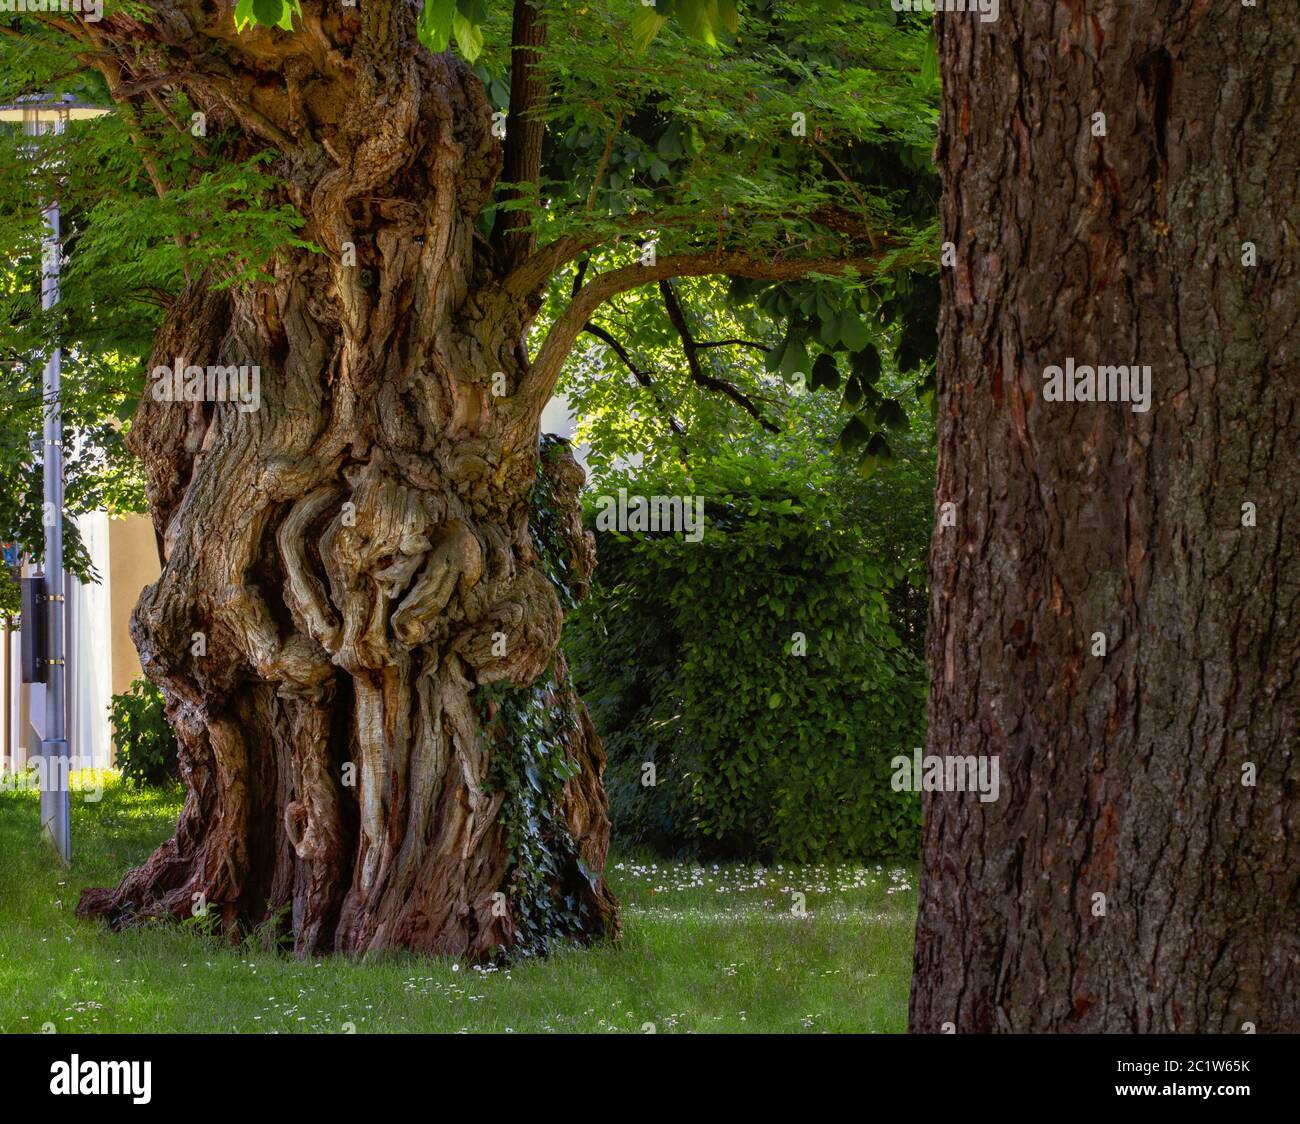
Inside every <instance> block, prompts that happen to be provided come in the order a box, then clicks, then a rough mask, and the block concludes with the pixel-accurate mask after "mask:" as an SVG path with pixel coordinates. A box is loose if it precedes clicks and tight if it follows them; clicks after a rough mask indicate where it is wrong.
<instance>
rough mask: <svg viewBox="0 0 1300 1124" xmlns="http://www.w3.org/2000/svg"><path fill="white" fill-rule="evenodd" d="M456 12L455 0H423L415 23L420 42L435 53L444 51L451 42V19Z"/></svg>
mask: <svg viewBox="0 0 1300 1124" xmlns="http://www.w3.org/2000/svg"><path fill="white" fill-rule="evenodd" d="M457 14H458V13H457V11H456V0H424V7H423V8H421V9H420V22H419V24H418V25H417V31H418V34H419V37H420V42H421V43H423V44H424V45H425V46H426V47H428V48H429V50H431V51H434V52H435V53H436V52H441V51H445V50H446V49H447V44H448V43H450V42H451V27H452V20H453V18H454V17H455V16H456V15H457Z"/></svg>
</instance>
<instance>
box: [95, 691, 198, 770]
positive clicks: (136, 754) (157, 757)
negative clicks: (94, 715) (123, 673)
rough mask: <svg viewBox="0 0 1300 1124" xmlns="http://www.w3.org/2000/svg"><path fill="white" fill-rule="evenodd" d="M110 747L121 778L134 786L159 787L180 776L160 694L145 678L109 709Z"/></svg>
mask: <svg viewBox="0 0 1300 1124" xmlns="http://www.w3.org/2000/svg"><path fill="white" fill-rule="evenodd" d="M109 721H110V722H112V724H113V745H114V747H115V748H116V750H117V767H118V768H119V769H121V770H122V779H123V780H126V781H128V782H130V783H131V784H135V785H152V786H154V787H161V786H162V785H165V784H166V783H167V782H168V781H170V780H175V779H177V777H178V776H179V774H180V765H179V763H178V761H177V757H176V735H175V734H174V733H172V728H171V726H169V725H168V724H167V716H166V714H164V712H163V696H162V692H161V691H160V690H159V689H158V688H157V687H155V686H154V685H153V684H152V683H150V682H148V680H145V679H137V680H136V681H135V682H134V683H132V684H131V686H130V688H129V689H128V690H126V691H123V692H122V694H120V695H114V696H113V698H112V700H111V702H110V708H109Z"/></svg>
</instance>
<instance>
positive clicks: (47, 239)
mask: <svg viewBox="0 0 1300 1124" xmlns="http://www.w3.org/2000/svg"><path fill="white" fill-rule="evenodd" d="M63 127H64V122H63V120H62V119H60V120H58V121H57V122H56V123H55V125H54V130H53V131H54V133H55V134H56V135H59V134H62V132H63ZM26 131H27V132H28V133H29V135H34V136H35V135H39V134H40V131H41V126H40V124H39V123H38V122H35V121H33V122H32V123H31V125H30V126H28V127H27V129H26ZM45 225H46V231H45V234H44V236H43V238H42V239H41V308H43V309H45V310H47V311H48V310H49V309H52V308H53V307H54V306H55V305H56V304H58V303H59V261H60V257H61V256H62V246H61V244H60V230H59V204H58V201H57V200H51V201H50V203H49V204H48V205H47V206H46V208H45ZM62 373H63V349H62V347H60V346H59V345H58V342H57V341H56V343H55V347H54V350H53V351H52V352H51V353H50V358H49V361H48V362H47V363H46V364H45V373H44V376H43V378H42V380H41V392H42V399H43V405H44V416H45V425H44V437H45V450H44V452H45V456H44V484H45V488H44V493H45V495H44V503H45V506H44V509H43V513H42V516H43V517H42V520H41V522H42V524H43V525H44V527H45V597H46V608H47V611H48V613H49V616H48V618H47V625H48V630H47V632H46V637H47V641H48V648H49V668H48V671H47V673H46V679H45V739H44V741H43V742H42V743H41V756H42V757H44V758H45V788H44V789H42V791H41V823H42V826H44V827H45V828H46V830H48V831H49V833H50V838H51V839H53V841H54V847H55V849H56V850H57V851H58V853H59V855H60V857H61V858H62V859H63V861H64V862H71V861H72V792H71V787H72V785H71V779H72V778H71V775H70V774H71V760H70V757H69V753H68V740H67V711H66V709H65V708H66V703H65V701H64V700H65V690H64V688H65V684H66V681H67V675H66V672H67V665H66V662H65V644H64V635H63V608H64V594H65V592H66V589H67V583H66V582H65V581H64V576H63V415H62V406H61V402H62V400H61V397H60V395H61V390H62V386H61V382H62Z"/></svg>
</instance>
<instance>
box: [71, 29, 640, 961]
mask: <svg viewBox="0 0 1300 1124" xmlns="http://www.w3.org/2000/svg"><path fill="white" fill-rule="evenodd" d="M218 8H219V9H221V6H218ZM345 11H346V10H345ZM228 16H229V13H228V11H226V10H224V9H221V10H218V11H217V12H215V13H214V15H213V17H212V18H213V20H214V28H215V27H216V26H217V24H216V21H217V20H221V19H227V20H228ZM121 18H122V19H123V20H124V19H125V17H121ZM311 18H312V20H313V21H314V20H315V17H314V16H312V17H311ZM329 18H330V20H331V22H330V24H329V28H328V30H329V35H328V36H327V35H326V34H325V32H324V31H323V30H321V29H322V27H324V25H323V24H318V23H315V22H313V23H312V28H311V29H309V31H305V32H303V33H301V34H299V35H296V36H295V37H294V38H293V39H292V41H291V45H290V46H286V45H285V39H284V37H280V39H279V40H277V41H276V42H274V43H273V42H272V35H273V33H271V32H269V31H266V30H261V31H258V32H255V33H250V34H249V35H246V36H244V37H243V38H242V39H240V40H239V44H238V46H239V50H240V51H241V52H242V55H243V57H244V59H245V63H244V66H243V69H242V70H241V71H240V72H239V73H238V74H237V75H236V77H235V78H233V79H218V78H216V77H214V78H213V79H212V81H211V83H210V84H209V86H208V87H207V92H208V97H207V101H206V103H204V100H203V95H202V93H200V95H199V100H200V103H201V108H203V109H204V110H205V111H206V112H208V114H209V118H210V122H215V123H218V124H219V123H221V122H226V123H237V124H238V125H240V126H242V127H243V128H244V129H245V131H246V133H247V135H248V137H249V141H248V151H249V152H251V151H254V150H255V149H256V148H257V147H262V146H263V145H264V144H265V143H267V142H268V141H269V142H271V143H273V144H275V145H276V146H277V147H278V148H279V149H280V150H281V151H282V153H284V154H285V155H284V159H283V162H282V165H281V166H280V169H279V170H280V171H281V172H282V174H283V175H284V177H285V180H286V183H287V187H286V198H287V199H288V201H289V202H292V203H293V204H294V205H295V206H297V207H298V208H299V209H300V211H301V212H302V214H303V215H304V216H305V218H306V220H307V226H306V228H305V235H306V237H307V238H310V239H312V240H313V241H315V242H316V243H317V244H318V245H320V246H321V247H322V248H323V249H324V251H325V253H323V254H318V253H309V252H305V251H302V252H300V251H296V250H292V251H285V252H284V253H282V254H281V255H280V256H279V257H278V258H277V259H276V261H275V263H274V264H273V266H272V267H271V271H272V274H273V280H272V281H271V282H270V283H268V284H259V285H257V286H254V287H250V288H247V289H242V290H240V289H235V290H218V289H216V288H214V287H212V286H210V285H209V284H207V283H206V281H204V280H198V281H195V282H194V283H192V284H191V285H190V286H189V287H188V288H187V289H186V291H185V292H184V294H183V295H182V297H181V298H180V299H179V301H178V302H177V303H176V305H175V306H174V307H173V308H172V309H171V311H170V313H169V315H168V317H167V321H166V325H165V328H164V330H163V332H162V334H161V335H160V337H159V339H158V342H157V345H156V348H155V351H154V355H153V358H152V360H151V364H158V365H173V364H175V363H176V362H177V361H178V360H179V361H180V362H181V363H183V364H185V365H197V366H203V367H206V366H208V365H221V366H226V365H257V366H258V367H259V368H260V374H261V386H260V397H261V402H260V408H258V409H257V410H254V411H247V412H246V411H243V410H241V409H239V408H238V407H237V406H236V405H233V404H228V403H227V404H213V403H210V402H198V403H187V402H165V401H163V402H159V401H155V400H153V399H152V397H151V396H150V395H148V394H146V396H145V399H144V400H143V402H142V404H141V406H140V408H139V411H138V413H137V416H136V419H135V423H134V426H133V429H132V431H131V436H130V440H131V444H132V447H133V449H134V450H135V451H136V452H137V453H138V454H139V455H140V456H141V458H142V459H143V461H144V464H145V468H146V470H147V475H148V486H149V497H150V502H151V505H152V511H153V518H154V521H155V526H156V528H157V531H158V534H159V536H160V539H161V542H162V544H163V548H164V552H165V562H164V565H163V570H162V575H161V577H160V578H159V580H158V582H157V583H156V584H155V585H153V586H151V587H150V588H148V589H146V590H145V592H144V594H143V596H142V598H141V600H140V604H139V606H138V607H137V609H136V612H135V615H134V618H133V622H132V633H133V635H134V637H135V639H136V643H137V645H138V647H139V649H140V653H141V657H142V662H143V665H144V668H145V671H146V674H147V675H148V676H149V678H150V679H151V680H152V681H153V682H155V683H157V684H159V685H160V686H161V687H162V689H163V692H164V695H165V697H166V700H167V710H168V715H169V717H170V718H171V720H172V721H173V723H174V725H175V728H176V731H177V734H178V737H179V740H180V744H181V764H182V773H183V776H184V780H185V783H186V785H187V788H188V795H187V799H186V802H185V807H184V811H183V813H182V816H181V821H180V825H179V828H178V830H177V833H176V837H175V838H174V839H173V840H171V841H170V842H169V843H167V844H166V845H165V846H163V847H162V848H161V849H160V850H159V851H158V852H157V853H156V854H155V855H154V856H153V857H152V858H151V859H150V860H149V861H148V863H146V864H145V866H143V867H141V868H140V869H138V870H135V871H132V872H131V873H130V874H128V875H127V876H126V877H125V879H124V880H123V882H122V883H121V885H120V886H118V887H117V888H116V889H115V890H112V891H105V890H89V891H87V892H86V893H85V894H84V895H83V898H82V901H81V903H80V907H79V911H80V912H81V913H82V914H83V915H100V916H104V917H107V918H109V919H110V920H111V921H113V922H114V923H116V924H124V923H129V922H130V921H132V920H133V919H136V918H139V917H141V916H146V915H150V914H156V913H164V914H176V915H183V914H188V913H190V912H192V911H193V910H194V908H195V906H196V905H197V906H202V907H204V908H206V910H208V911H211V912H212V913H215V915H216V916H218V917H219V918H220V919H221V921H222V922H223V923H224V924H226V925H228V926H232V927H236V928H239V927H246V926H251V925H256V924H260V923H263V922H266V921H267V920H268V919H276V920H277V921H279V922H280V923H281V924H283V926H284V928H285V929H286V930H287V931H291V932H292V934H293V939H294V945H295V948H296V950H297V951H298V952H299V953H300V954H310V953H316V952H323V951H330V950H334V951H340V952H349V953H360V952H366V951H371V950H379V949H390V948H403V949H413V950H418V951H427V952H435V953H452V954H465V955H471V956H486V955H490V954H492V953H493V952H494V950H497V949H500V948H504V949H508V950H509V949H515V948H520V947H523V948H527V949H530V950H531V949H535V948H538V947H541V946H543V945H544V944H545V943H546V941H547V939H548V938H550V937H553V936H574V937H579V938H587V939H589V938H595V937H597V936H599V935H601V934H611V933H612V932H614V931H615V930H616V928H617V911H616V905H615V902H614V901H613V898H612V897H611V895H610V894H609V892H608V890H607V888H606V886H605V884H604V881H603V879H602V877H601V873H600V872H601V871H602V869H603V866H604V860H605V853H606V846H607V841H608V831H609V824H608V820H607V816H606V802H605V797H604V793H603V789H602V785H601V771H602V767H603V761H604V759H603V753H602V750H601V746H600V741H599V739H598V737H597V736H596V734H595V731H594V730H593V728H592V726H591V724H590V722H589V720H588V719H587V717H586V714H585V711H584V710H583V708H582V706H581V703H580V702H578V701H577V699H576V698H575V697H574V695H573V693H572V690H571V688H570V687H569V684H568V681H567V672H566V669H565V667H564V663H563V659H562V657H561V656H560V655H559V654H558V652H557V650H556V645H557V642H558V639H559V635H560V628H561V623H562V610H561V605H560V602H559V600H558V598H557V594H556V592H555V589H554V587H553V583H552V580H551V577H550V576H549V575H548V572H547V571H548V570H549V569H554V568H557V567H558V568H559V569H561V570H565V571H567V579H568V580H567V582H566V584H567V585H570V586H573V587H576V588H578V589H579V590H580V589H581V586H582V584H583V580H584V579H585V576H586V575H587V574H588V573H589V571H590V568H591V566H592V565H593V563H594V550H593V544H592V542H591V539H590V537H589V536H587V535H584V533H583V531H582V528H581V523H580V521H579V519H578V515H577V491H578V488H579V486H580V484H581V479H582V474H581V470H580V469H579V468H578V467H577V466H576V465H575V464H574V463H573V461H572V459H571V458H570V457H569V456H568V454H567V452H565V451H563V449H562V448H557V449H554V450H553V451H552V455H548V456H547V457H546V458H544V460H543V461H542V462H541V467H540V471H541V480H542V484H543V487H542V488H540V489H538V490H537V491H538V494H544V495H545V496H546V497H547V502H548V503H550V504H551V505H552V506H553V509H554V510H553V512H552V515H551V517H550V518H548V519H547V521H546V522H547V525H548V527H550V528H552V530H553V533H552V534H551V540H552V541H549V542H545V541H543V537H542V536H540V535H539V534H538V531H537V526H536V522H535V521H530V497H532V496H533V495H534V491H535V486H536V485H537V483H538V480H539V446H538V418H539V414H540V409H541V406H542V405H543V404H544V396H539V395H537V394H515V393H514V391H515V390H516V389H517V388H518V387H519V385H520V381H521V379H522V378H523V377H524V376H525V374H526V373H527V366H528V363H527V358H526V354H525V351H524V349H523V346H522V342H521V341H522V339H523V336H524V333H525V331H526V329H527V327H528V324H529V322H530V320H531V318H532V316H533V314H534V313H535V312H536V310H537V297H536V287H537V286H536V284H533V285H531V290H532V291H530V286H529V285H525V286H523V287H522V288H521V287H520V286H519V285H518V284H517V283H513V282H512V283H509V284H508V283H507V282H506V281H505V280H503V278H504V277H505V276H506V275H507V272H508V269H507V268H503V267H502V262H501V260H500V257H499V253H498V251H496V250H494V248H493V247H492V246H491V245H489V243H488V242H487V240H486V239H485V237H484V236H483V234H481V233H480V232H478V231H477V230H476V227H475V222H476V219H477V218H478V217H479V212H480V210H481V208H482V207H483V205H484V203H485V201H486V200H487V198H488V195H489V192H490V191H491V189H492V187H493V185H494V183H495V181H496V179H497V177H498V175H499V174H500V173H501V170H502V169H501V164H502V153H501V145H500V144H499V142H498V141H497V139H496V138H494V137H493V136H492V134H491V125H492V120H491V107H490V105H489V104H488V103H487V101H486V100H485V98H484V95H483V91H482V88H481V84H480V83H479V81H478V79H477V78H475V77H474V76H473V74H472V73H471V72H470V70H469V68H468V67H467V66H465V65H464V64H462V63H460V62H459V61H457V60H456V59H454V58H453V57H451V56H450V55H439V56H432V55H430V54H429V53H428V52H426V51H424V50H422V49H420V48H418V47H417V45H416V43H415V41H414V35H413V25H414V19H413V15H412V12H411V11H403V12H402V15H401V18H394V17H393V16H392V15H391V14H388V13H387V12H386V11H385V10H381V12H380V13H379V15H378V16H375V17H371V16H369V15H367V14H366V13H365V12H364V10H363V11H361V13H360V15H357V14H351V15H346V16H344V15H338V16H330V17H329ZM158 19H159V21H160V23H159V25H158V26H160V27H161V28H162V33H161V34H162V35H163V37H164V38H165V37H166V34H167V32H168V29H169V27H170V25H169V24H168V22H167V17H166V14H165V12H160V13H159V16H158ZM117 26H118V25H117V24H114V23H108V24H106V27H107V28H108V29H109V33H114V32H115V31H116V29H117ZM221 26H222V27H224V26H225V25H221ZM122 27H123V30H122V35H123V38H124V39H125V38H127V35H128V31H129V28H127V27H126V25H125V24H123V25H122ZM313 29H314V31H315V34H312V33H311V30H313ZM206 30H207V33H208V34H209V36H211V37H219V36H220V35H225V34H227V33H226V32H225V31H217V30H213V28H208V29H206ZM228 36H229V38H230V41H231V42H232V44H233V42H234V30H233V27H230V28H229V31H228ZM392 38H398V39H403V40H404V41H403V42H400V43H397V44H395V45H394V44H392V43H389V42H387V40H389V39H392ZM177 39H178V42H179V41H181V38H180V35H179V32H178V33H177ZM259 45H260V46H259ZM259 50H260V51H262V52H263V53H262V54H261V55H260V56H259V54H258V52H259ZM199 88H200V90H202V89H203V86H202V83H200V85H199ZM277 122H279V123H280V124H277ZM211 127H212V125H211V124H210V128H211ZM286 131H291V132H292V133H293V134H294V135H292V136H285V135H283V134H284V133H285V132H286ZM349 244H351V246H352V247H355V253H356V259H357V260H356V262H355V264H353V262H352V260H351V253H350V247H349ZM509 264H510V263H509V262H507V263H506V265H507V267H508V266H509ZM494 391H495V393H494ZM502 392H504V393H502ZM504 684H513V685H515V686H517V687H518V688H521V689H527V688H530V686H531V688H532V691H533V701H534V707H535V708H541V709H544V710H546V711H549V712H552V713H554V714H556V715H558V716H560V717H559V719H558V720H557V721H555V722H554V723H553V724H552V728H548V732H546V733H545V734H544V735H538V734H537V733H536V731H533V732H532V733H530V734H529V735H528V736H527V737H525V736H523V734H521V733H520V732H519V731H517V730H512V729H511V727H510V725H509V723H507V722H503V721H500V720H496V721H494V720H493V718H492V716H493V715H494V714H496V713H497V711H498V708H500V707H501V706H502V703H501V701H500V700H499V698H497V697H495V696H494V697H493V698H488V697H487V696H486V694H485V692H484V688H485V687H487V686H489V685H496V686H498V687H500V685H504ZM506 709H507V710H508V709H509V708H506ZM566 716H567V717H566ZM497 717H498V719H499V718H500V714H497ZM539 736H542V737H543V738H550V739H551V741H552V742H554V741H559V742H560V743H562V745H563V758H561V759H562V760H567V761H568V762H569V766H568V767H567V768H565V769H564V770H562V771H561V772H559V773H558V774H557V773H556V770H555V769H554V768H552V769H551V770H550V771H549V772H547V771H546V770H545V769H542V770H541V776H542V782H543V783H542V784H541V788H542V792H541V793H540V794H539V793H538V792H537V791H535V790H533V789H531V788H530V787H529V786H528V785H526V784H525V785H522V786H521V785H519V784H517V783H513V782H512V781H510V780H509V778H511V777H515V778H516V779H517V778H518V776H520V775H522V774H523V773H524V772H526V771H527V766H528V765H530V764H532V762H531V761H530V760H526V759H525V758H526V757H527V755H528V754H530V753H533V754H542V753H543V750H546V749H547V748H548V747H547V746H542V747H541V748H539V747H538V745H537V744H536V743H537V738H538V737H539ZM503 761H504V762H505V763H506V764H512V765H513V766H518V768H501V767H500V766H501V764H502V762H503ZM552 764H553V762H552ZM534 772H537V770H534ZM567 774H571V775H567ZM529 825H531V826H529ZM525 852H526V854H525ZM525 899H527V900H525ZM538 899H544V900H542V901H540V902H539V900H538ZM523 914H527V915H528V916H529V917H530V921H529V924H528V925H527V927H526V928H527V932H526V933H521V929H520V918H521V916H522V915H523ZM539 918H540V921H539V920H538V919H539Z"/></svg>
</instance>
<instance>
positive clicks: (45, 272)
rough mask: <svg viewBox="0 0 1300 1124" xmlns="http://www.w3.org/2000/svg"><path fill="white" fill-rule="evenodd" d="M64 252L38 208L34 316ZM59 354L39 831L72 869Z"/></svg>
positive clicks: (55, 117) (46, 108) (23, 105)
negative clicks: (41, 227) (40, 231)
mask: <svg viewBox="0 0 1300 1124" xmlns="http://www.w3.org/2000/svg"><path fill="white" fill-rule="evenodd" d="M111 112H112V110H111V109H106V108H103V107H102V106H96V105H88V104H86V103H85V102H79V101H77V100H76V98H74V97H73V96H72V95H71V94H62V95H56V94H30V95H28V96H27V97H22V98H19V99H18V101H17V102H15V103H13V104H12V105H3V106H0V121H8V122H11V123H19V122H21V124H22V126H23V132H24V133H26V134H27V135H28V136H30V137H39V136H41V135H43V134H45V133H54V134H55V135H60V134H62V133H63V131H64V129H65V128H66V127H67V123H68V122H69V121H84V120H88V119H90V118H93V117H102V116H103V115H104V114H106V113H111ZM62 253H63V247H62V243H61V241H60V231H59V203H58V200H57V199H50V200H49V201H48V202H47V203H46V205H45V233H44V235H43V236H42V238H41V308H42V309H45V310H47V311H48V310H49V309H51V308H53V307H54V306H55V305H56V304H58V303H59V261H60V258H61V257H62ZM62 364H63V349H62V347H60V346H59V345H58V343H57V342H56V344H55V346H54V349H53V350H52V351H51V352H50V357H49V359H48V360H47V361H46V364H45V373H44V375H43V377H42V380H41V401H42V405H43V407H44V409H43V415H44V427H43V429H44V434H43V436H44V442H45V448H44V455H43V458H42V464H43V465H44V495H43V497H42V498H43V501H44V508H43V517H42V519H41V523H42V525H43V526H44V528H45V558H44V571H45V610H46V613H47V617H46V622H47V629H46V636H47V638H48V641H49V654H48V659H47V661H46V663H47V670H46V680H45V734H44V736H43V737H42V739H41V757H42V758H43V759H44V763H45V783H44V784H43V785H42V787H41V827H43V828H44V829H45V830H46V831H48V832H49V833H50V838H51V839H52V840H53V841H54V846H55V849H56V850H57V851H58V853H59V855H60V857H62V859H63V861H64V862H71V861H72V792H71V759H70V754H69V752H68V738H67V712H66V709H65V708H66V706H67V703H66V697H67V694H66V684H67V664H66V655H65V650H64V649H65V645H64V635H63V620H64V612H63V609H64V596H65V593H66V591H67V583H66V582H65V581H64V575H63V416H62V412H61V398H60V392H61V385H60V381H61V374H62Z"/></svg>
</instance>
